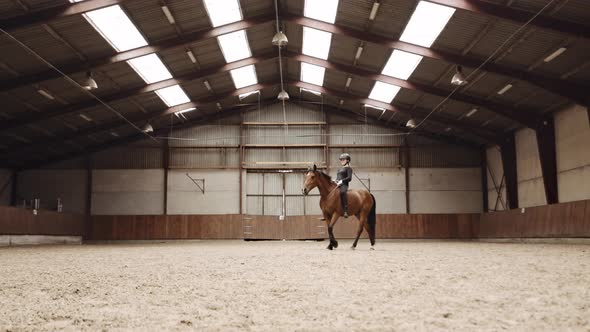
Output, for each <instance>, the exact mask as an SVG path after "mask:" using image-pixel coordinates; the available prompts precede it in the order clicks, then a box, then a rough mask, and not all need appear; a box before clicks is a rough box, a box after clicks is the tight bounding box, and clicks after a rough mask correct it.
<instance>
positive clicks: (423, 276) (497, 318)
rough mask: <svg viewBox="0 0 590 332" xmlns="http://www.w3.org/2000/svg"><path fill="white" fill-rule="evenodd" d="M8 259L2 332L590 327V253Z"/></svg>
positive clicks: (71, 251)
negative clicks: (24, 331)
mask: <svg viewBox="0 0 590 332" xmlns="http://www.w3.org/2000/svg"><path fill="white" fill-rule="evenodd" d="M326 246H327V242H325V241H324V242H243V241H202V242H181V243H179V242H174V243H153V244H145V243H144V244H114V245H113V244H110V245H84V246H42V247H26V248H2V249H0V331H4V330H9V331H21V330H58V329H65V330H130V329H131V330H151V331H155V330H191V329H192V330H202V331H250V330H252V331H271V330H272V331H393V330H396V331H405V330H407V331H409V330H464V331H474V330H477V331H500V330H529V331H533V330H534V331H541V330H544V331H556V330H561V331H564V330H570V331H590V246H588V245H571V244H567V245H563V244H510V243H481V242H444V241H380V242H378V243H377V246H376V249H377V250H375V251H369V250H368V247H369V245H368V243H367V241H366V240H364V241H363V242H362V243H360V244H359V248H358V249H357V250H356V251H352V250H350V249H348V247H349V246H350V241H340V247H339V248H338V249H337V250H334V251H328V250H325V249H324V248H325V247H326Z"/></svg>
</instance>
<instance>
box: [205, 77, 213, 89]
mask: <svg viewBox="0 0 590 332" xmlns="http://www.w3.org/2000/svg"><path fill="white" fill-rule="evenodd" d="M203 85H205V87H206V88H207V90H209V91H213V89H211V84H209V81H207V80H204V81H203Z"/></svg>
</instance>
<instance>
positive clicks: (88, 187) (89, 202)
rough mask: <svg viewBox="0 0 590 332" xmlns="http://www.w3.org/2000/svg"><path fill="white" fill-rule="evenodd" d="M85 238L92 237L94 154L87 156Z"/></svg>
mask: <svg viewBox="0 0 590 332" xmlns="http://www.w3.org/2000/svg"><path fill="white" fill-rule="evenodd" d="M82 239H83V240H90V239H92V156H90V155H88V156H87V157H86V216H85V219H84V235H83V237H82Z"/></svg>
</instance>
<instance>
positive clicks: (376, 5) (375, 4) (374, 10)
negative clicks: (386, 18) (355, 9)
mask: <svg viewBox="0 0 590 332" xmlns="http://www.w3.org/2000/svg"><path fill="white" fill-rule="evenodd" d="M378 9H379V1H375V2H373V8H371V14H369V20H371V21H372V20H374V19H375V16H377V10H378Z"/></svg>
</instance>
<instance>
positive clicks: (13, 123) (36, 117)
mask: <svg viewBox="0 0 590 332" xmlns="http://www.w3.org/2000/svg"><path fill="white" fill-rule="evenodd" d="M274 56H275V55H274V54H266V55H261V56H257V57H250V58H246V59H244V60H240V61H235V62H232V63H228V64H224V65H222V66H218V67H213V68H209V69H204V70H200V71H197V72H194V73H189V74H186V75H183V76H178V77H174V78H171V79H167V80H163V81H160V82H157V83H152V84H146V85H144V86H141V87H137V88H131V89H126V90H123V91H118V92H116V93H113V94H110V95H106V96H98V97H99V98H100V99H101V100H102V101H103V102H106V103H111V102H114V101H118V100H123V99H126V98H129V97H132V96H137V95H141V94H144V93H149V92H155V91H156V90H159V89H163V88H167V87H170V86H173V85H177V84H181V85H182V84H185V83H188V82H191V81H195V80H198V79H202V78H206V77H208V76H212V75H216V74H219V73H224V72H229V71H230V70H232V69H236V68H240V67H243V66H248V65H254V64H257V63H260V62H262V61H266V60H270V59H274ZM214 98H215V97H214V96H212V97H209V98H206V99H204V102H208V100H210V99H211V100H212V99H214ZM94 106H100V102H98V101H97V100H96V99H91V100H88V101H83V102H80V103H77V104H72V105H69V106H62V107H55V108H53V109H48V110H44V111H43V112H42V113H41V114H39V113H36V114H31V115H27V116H24V117H21V118H17V119H12V120H8V121H4V122H3V123H2V124H0V130H7V129H14V128H17V127H21V126H25V125H28V124H32V123H35V122H39V121H43V120H47V119H50V118H54V117H57V116H62V115H66V114H72V113H76V112H80V111H82V110H84V109H86V108H90V107H94ZM192 107H196V106H192Z"/></svg>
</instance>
